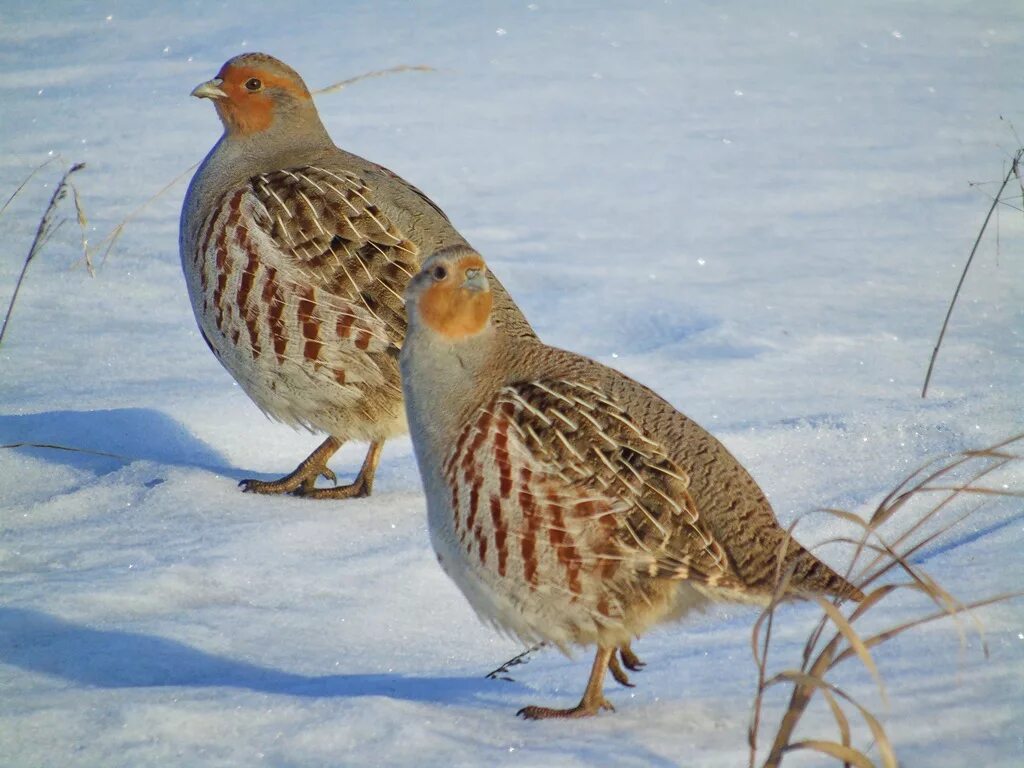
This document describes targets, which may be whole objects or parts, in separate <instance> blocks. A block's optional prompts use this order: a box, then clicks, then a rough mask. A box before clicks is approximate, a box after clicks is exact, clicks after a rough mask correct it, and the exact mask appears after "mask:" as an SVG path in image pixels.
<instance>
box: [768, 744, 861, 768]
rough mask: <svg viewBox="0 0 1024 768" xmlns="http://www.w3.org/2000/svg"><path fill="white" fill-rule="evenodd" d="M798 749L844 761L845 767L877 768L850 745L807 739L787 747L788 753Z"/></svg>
mask: <svg viewBox="0 0 1024 768" xmlns="http://www.w3.org/2000/svg"><path fill="white" fill-rule="evenodd" d="M798 749H810V750H813V751H814V752H821V753H822V754H825V755H828V756H829V757H834V758H836V759H837V760H842V761H843V764H844V765H847V766H850V765H855V766H857V768H875V764H874V763H873V762H871V760H870V759H868V756H867V755H865V754H864V753H863V752H861V751H859V750H856V749H854V748H853V747H851V746H849V745H848V744H837V743H836V742H834V741H821V740H818V739H807V740H805V741H797V742H795V743H793V744H790V745H789V746H788V747H786V750H785V751H786V752H795V751H796V750H798Z"/></svg>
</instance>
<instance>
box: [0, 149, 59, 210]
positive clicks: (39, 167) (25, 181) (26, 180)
mask: <svg viewBox="0 0 1024 768" xmlns="http://www.w3.org/2000/svg"><path fill="white" fill-rule="evenodd" d="M56 159H57V156H56V155H55V156H53V157H51V158H50V159H49V160H45V161H44V162H42V163H40V164H39V165H37V166H36V167H35V168H33V169H32V172H31V173H30V174H29V175H28V176H26V177H25V178H24V179H23V180H22V182H21V184H19V185H18V186H17V187H15V188H14V191H13V192H11V196H10V197H8V198H7V200H6V201H5V202H4V204H3V207H0V216H2V215H3V213H4V211H6V210H7V206H9V205H10V204H11V202H12V201H13V200H14V198H16V197H17V196H18V194H19V193H20V192H21V190H23V189H24V188H25V185H26V184H28V183H29V182H30V181H32V179H33V177H34V176H35V175H36V174H37V173H39V172H40V171H41V170H43V168H45V167H46V166H48V165H49V164H50V163H52V162H53V161H54V160H56Z"/></svg>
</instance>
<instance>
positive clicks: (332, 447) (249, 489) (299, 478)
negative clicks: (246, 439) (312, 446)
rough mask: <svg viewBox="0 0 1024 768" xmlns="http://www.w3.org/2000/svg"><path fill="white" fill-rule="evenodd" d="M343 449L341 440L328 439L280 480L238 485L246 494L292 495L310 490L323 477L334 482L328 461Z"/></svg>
mask: <svg viewBox="0 0 1024 768" xmlns="http://www.w3.org/2000/svg"><path fill="white" fill-rule="evenodd" d="M339 448H341V440H339V439H338V438H336V437H328V438H327V439H326V440H324V441H323V442H322V443H320V445H319V447H317V449H316V450H315V451H313V452H312V453H311V454H309V456H307V457H306V458H305V459H304V460H303V462H302V463H301V464H299V466H297V467H296V468H295V471H294V472H291V473H289V474H287V475H285V476H284V477H282V478H281V479H280V480H269V481H268V480H242V481H241V482H240V483H239V484H238V485H239V487H240V488H241V489H242V490H243V491H244V492H245V493H291V492H292V491H294V490H297V489H300V488H301V489H303V490H308V489H312V488H313V487H314V486H315V485H316V479H317V478H318V477H319V476H320V475H323V476H324V477H326V478H327V479H328V480H330V481H332V482H337V479H338V478H337V477H336V476H335V474H334V473H333V472H331V470H330V469H328V468H327V460H328V459H329V458H331V456H333V455H334V454H335V453H336V452H337V450H338V449H339Z"/></svg>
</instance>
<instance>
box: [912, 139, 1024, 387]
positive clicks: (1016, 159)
mask: <svg viewBox="0 0 1024 768" xmlns="http://www.w3.org/2000/svg"><path fill="white" fill-rule="evenodd" d="M1022 159H1024V147H1020V148H1019V149H1018V150H1017V151H1016V152H1014V154H1013V161H1012V162H1011V163H1010V169H1009V170H1008V171H1007V172H1006V175H1005V176H1004V177H1003V181H1002V183H1001V184H1000V185H999V189H998V190H997V191H996V194H995V197H994V198H993V200H992V205H991V206H990V207H989V209H988V213H987V214H986V215H985V220H984V221H983V222H982V223H981V229H979V230H978V236H977V237H976V238H974V246H973V247H972V248H971V253H970V255H969V256H968V257H967V263H966V264H964V270H963V272H961V273H960V280H959V281H958V282H957V284H956V290H954V291H953V298H952V299H950V302H949V309H947V310H946V317H945V319H944V320H943V321H942V329H941V330H940V331H939V338H938V339H937V340H936V341H935V348H934V349H933V350H932V356H931V359H930V360H929V361H928V372H927V373H926V374H925V376H924V386H923V387H921V397H922V398H924V397H927V396H928V384H929V383H931V380H932V371H933V370H934V368H935V359H936V358H937V357H938V356H939V347H941V346H942V340H943V339H944V338H945V336H946V328H947V327H948V326H949V318H950V317H951V316H952V315H953V307H954V306H956V300H957V299H958V298H959V297H960V289H961V288H963V287H964V281H965V280H966V279H967V270H969V269H970V268H971V263H972V262H973V261H974V254H976V253H977V252H978V246H979V245H980V244H981V239H982V238H983V237H984V236H985V230H986V229H988V223H989V221H991V219H992V214H993V213H994V212H995V211H996V210H997V209H998V207H999V204H1000V203H1004V204H1005V202H1006V201H1005V200H1003V199H1002V198H1003V192H1004V191H1005V190H1006V187H1007V185H1008V184H1009V183H1010V179H1012V178H1014V177H1016V179H1017V181H1018V182H1019V183H1020V186H1021V202H1022V204H1024V178H1022V177H1021V171H1020V164H1021V160H1022ZM996 236H997V237H998V232H997V234H996Z"/></svg>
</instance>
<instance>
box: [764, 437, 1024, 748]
mask: <svg viewBox="0 0 1024 768" xmlns="http://www.w3.org/2000/svg"><path fill="white" fill-rule="evenodd" d="M1021 449H1024V435H1019V436H1017V437H1014V438H1011V439H1009V440H1006V441H1004V442H1002V443H999V444H998V445H995V446H992V447H991V448H987V449H984V450H981V451H966V452H964V453H962V454H960V455H959V456H957V457H955V458H954V459H952V460H949V461H946V462H944V463H939V462H933V463H931V464H929V465H926V466H925V467H922V468H921V469H920V470H918V471H917V472H914V473H913V474H911V475H910V476H909V477H907V478H906V479H905V480H904V481H903V482H901V483H900V484H899V485H898V486H897V487H896V488H895V489H894V490H893V491H892V492H891V493H889V494H888V495H887V496H886V497H885V498H884V499H883V500H882V501H881V503H879V505H878V506H877V507H876V509H875V510H874V512H873V513H872V515H871V517H870V518H869V519H868V520H867V521H864V520H861V519H860V518H858V517H856V516H855V515H851V514H849V513H847V512H843V511H840V510H825V511H826V512H827V513H829V514H832V515H834V516H836V517H839V518H841V519H842V520H844V521H847V522H852V523H855V524H857V525H858V526H860V527H861V528H862V534H861V535H860V536H859V537H858V538H849V537H837V538H834V539H832V540H830V541H828V542H825V543H826V544H830V543H836V542H839V543H844V544H848V545H852V546H853V548H854V556H853V558H852V560H851V563H850V567H849V569H848V571H847V577H848V578H849V579H850V580H851V581H852V582H853V583H854V584H856V585H857V586H858V587H859V588H860V589H861V590H862V591H863V592H864V599H863V600H862V601H861V602H860V603H857V604H855V605H854V606H853V608H852V610H851V609H848V608H847V607H846V606H844V605H843V602H842V601H841V600H839V599H832V600H828V599H825V598H824V597H821V596H820V595H813V596H806V597H808V599H811V600H814V601H816V602H817V604H818V605H819V606H820V607H821V608H822V615H821V617H820V619H819V620H818V622H817V624H816V625H815V627H814V629H813V631H812V632H811V633H810V636H809V637H808V639H807V641H806V643H805V645H804V648H803V653H802V659H801V664H800V666H799V668H792V669H785V670H783V671H781V672H778V673H775V674H771V675H770V674H769V672H768V652H769V648H770V646H771V637H772V626H773V622H774V620H775V610H776V608H777V607H778V606H779V604H780V603H782V602H784V601H786V600H788V599H792V598H793V597H800V596H801V595H799V594H798V593H795V592H794V591H793V590H791V589H790V583H789V582H790V577H791V575H792V574H791V572H789V571H788V570H783V568H782V566H781V564H782V563H783V562H784V554H785V553H784V552H780V553H779V559H778V563H779V569H778V572H777V578H776V589H775V591H774V594H773V596H772V599H771V601H770V603H769V605H768V607H767V608H765V610H764V611H763V612H762V614H761V616H760V617H759V618H758V620H757V622H756V623H755V625H754V630H753V634H752V637H751V645H752V649H753V656H754V661H755V664H756V665H757V670H758V685H757V693H756V695H755V698H754V704H753V710H752V713H751V723H750V728H749V731H748V743H749V766H750V768H754V766H755V765H756V764H757V745H758V741H759V732H760V729H761V725H762V720H763V712H762V709H763V703H764V695H765V692H766V691H767V690H768V689H769V688H771V687H773V686H777V685H791V686H792V689H793V690H792V693H791V695H790V699H789V704H788V706H787V708H786V711H785V713H784V714H783V716H782V719H781V721H780V723H779V726H778V728H777V729H776V732H775V735H774V737H773V739H772V744H771V747H770V750H769V752H768V756H767V758H766V760H765V762H764V763H763V765H764V766H765V767H766V768H775V767H776V766H778V765H780V763H781V762H782V760H783V757H784V756H785V755H786V754H788V753H789V752H793V751H797V750H810V751H814V752H818V753H821V754H824V755H828V756H830V757H833V758H835V759H837V760H839V761H841V762H842V763H843V765H845V766H858V767H861V766H863V767H865V768H874V766H876V763H875V761H873V760H872V759H871V758H870V757H869V756H868V754H867V752H866V751H865V750H864V749H860V748H857V747H855V746H854V745H853V743H852V735H851V728H850V719H849V716H848V712H849V711H850V710H851V709H852V710H853V711H854V712H855V713H856V714H858V715H859V716H860V719H861V720H863V722H864V723H865V724H866V725H867V727H868V729H869V730H870V732H871V735H872V738H873V741H874V745H875V748H876V749H877V751H878V757H879V761H880V762H879V763H877V765H881V766H884V767H885V768H893V767H895V766H897V765H898V762H897V759H896V755H895V751H894V749H893V745H892V742H891V740H890V739H889V736H888V734H887V733H886V731H885V728H884V727H883V726H882V724H881V722H880V721H879V719H878V718H877V717H876V716H875V715H874V714H873V713H872V712H871V711H870V710H869V709H867V708H866V707H864V706H863V705H862V704H861V703H859V702H858V701H856V700H855V699H854V698H853V697H852V696H850V695H849V694H848V693H847V692H846V691H844V690H842V689H841V688H839V687H838V686H837V685H835V684H834V683H832V682H830V681H829V680H828V679H827V677H828V676H829V674H830V673H831V672H832V671H833V670H835V669H836V667H837V666H838V665H840V664H842V663H843V662H844V661H847V660H848V659H851V658H853V657H855V656H856V657H857V659H858V660H859V661H860V662H861V664H862V665H863V666H864V668H866V669H867V670H868V671H869V672H870V674H871V676H872V677H873V678H874V680H875V683H876V685H877V686H878V690H879V694H880V698H881V700H882V702H883V704H885V703H886V700H887V697H886V691H885V686H884V683H883V681H882V677H881V674H880V673H879V671H878V668H877V666H876V665H875V662H874V659H873V658H872V654H871V651H872V649H873V648H876V647H878V646H879V645H881V644H883V643H886V642H888V641H889V640H892V639H893V638H895V637H898V636H899V635H901V634H903V633H904V632H906V631H907V630H909V629H913V628H914V627H919V626H921V625H924V624H928V623H931V622H933V621H937V620H939V619H942V618H946V617H950V618H953V619H954V621H957V628H958V630H959V631H960V633H961V640H962V641H963V640H965V635H964V633H963V629H962V627H961V626H960V623H959V621H958V619H959V618H960V617H961V616H962V615H963V614H965V613H968V614H969V612H970V611H971V610H973V609H975V608H980V607H982V606H985V605H991V604H993V603H997V602H1001V601H1003V600H1007V599H1009V598H1011V597H1016V596H1020V595H1022V594H1024V593H1022V592H1015V593H1006V594H1001V595H996V596H993V597H988V598H985V599H981V600H977V601H974V602H970V603H964V602H961V601H959V600H957V599H956V598H955V597H953V595H951V594H950V593H949V592H948V591H947V590H946V589H944V588H943V587H942V586H941V585H940V584H939V583H938V582H937V581H936V580H935V579H933V578H932V577H931V576H930V575H929V574H928V573H926V572H925V570H924V569H923V568H922V567H921V566H920V565H916V564H913V563H911V562H910V559H911V557H913V556H914V555H915V554H917V553H919V552H920V551H921V550H922V549H923V548H924V547H925V546H927V545H928V544H930V543H932V542H934V541H935V540H936V539H938V538H939V537H940V536H941V535H943V534H944V533H946V532H948V531H949V530H950V529H951V528H953V527H954V526H955V525H957V524H958V523H959V522H961V521H962V520H964V519H965V518H966V517H967V516H969V515H970V514H971V513H972V512H974V511H975V510H976V509H977V506H973V507H971V508H970V509H968V510H967V511H966V512H964V513H963V514H961V515H959V516H957V517H956V518H954V519H953V520H951V521H950V522H946V523H940V522H939V520H938V517H939V515H940V514H941V513H943V512H944V511H948V510H949V509H950V507H951V505H953V504H954V503H955V502H958V501H964V500H965V499H966V498H967V497H973V496H980V497H987V496H993V495H995V496H1015V497H1022V496H1024V494H1022V493H1021V492H1017V491H1011V490H1008V489H1005V488H992V487H988V486H984V485H981V484H980V483H981V482H982V480H983V479H984V478H986V477H989V476H990V475H992V474H993V473H994V472H996V471H998V470H1000V469H1002V468H1003V467H1006V466H1007V465H1008V464H1010V463H1011V462H1014V461H1019V460H1020V459H1021V454H1020V453H1017V452H1016V451H1019V450H1021ZM951 480H953V482H950V481H951ZM923 494H936V495H938V500H937V501H934V502H933V503H931V504H930V506H929V507H928V508H927V509H926V510H925V511H924V512H923V514H920V515H919V516H916V517H913V518H911V519H910V521H909V524H907V525H905V526H904V527H903V529H902V530H900V531H899V533H898V534H897V535H896V536H895V537H893V538H892V539H891V540H887V538H886V537H885V536H883V535H882V533H881V532H880V528H881V527H882V526H883V525H885V524H886V523H890V522H893V521H894V520H895V517H896V514H897V512H899V511H900V510H901V509H903V508H904V507H905V506H906V505H907V504H908V502H910V501H911V500H912V499H914V498H916V497H919V496H921V495H923ZM794 525H795V523H794ZM927 528H933V529H934V530H929V531H927V532H925V531H926V529H927ZM790 532H792V527H791V528H790ZM787 544H788V542H787ZM893 571H895V572H896V573H898V574H900V575H901V576H903V577H904V579H903V580H900V581H897V582H889V583H884V584H879V583H878V581H879V579H881V578H882V577H883V576H885V575H886V574H889V573H891V572H893ZM907 591H911V592H918V593H920V594H922V595H924V596H926V597H927V598H929V599H930V600H931V602H933V603H934V604H935V605H936V606H937V608H938V610H936V611H934V612H932V613H928V614H925V615H923V616H915V617H912V618H910V619H908V620H907V621H904V622H901V623H899V624H896V625H894V626H890V627H887V628H885V629H882V630H880V631H879V630H872V631H871V632H870V633H865V632H863V631H858V630H857V629H855V628H854V624H856V623H857V622H858V621H861V620H863V618H864V617H865V616H867V615H869V614H871V612H872V610H873V609H874V608H875V607H876V606H877V605H878V604H879V603H880V602H882V600H884V599H885V598H887V597H889V596H890V595H892V594H895V593H898V592H899V593H903V592H907ZM862 623H863V622H862ZM975 623H976V627H977V630H978V632H979V636H980V634H981V631H982V628H981V625H980V623H977V622H975ZM826 636H827V638H826ZM983 647H984V646H983ZM985 650H986V655H987V648H986V649H985ZM816 693H821V697H822V698H823V699H824V700H825V703H826V704H827V705H828V709H829V711H830V712H831V714H832V717H833V720H834V721H835V723H836V727H837V730H838V732H839V740H838V741H832V740H827V739H804V740H799V741H796V740H794V739H793V734H794V731H795V730H796V727H797V725H798V724H799V722H800V720H801V718H802V716H803V714H804V712H805V711H806V710H807V707H808V705H809V704H810V702H811V700H812V699H813V697H814V695H815V694H816Z"/></svg>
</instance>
